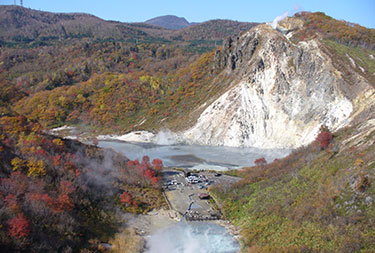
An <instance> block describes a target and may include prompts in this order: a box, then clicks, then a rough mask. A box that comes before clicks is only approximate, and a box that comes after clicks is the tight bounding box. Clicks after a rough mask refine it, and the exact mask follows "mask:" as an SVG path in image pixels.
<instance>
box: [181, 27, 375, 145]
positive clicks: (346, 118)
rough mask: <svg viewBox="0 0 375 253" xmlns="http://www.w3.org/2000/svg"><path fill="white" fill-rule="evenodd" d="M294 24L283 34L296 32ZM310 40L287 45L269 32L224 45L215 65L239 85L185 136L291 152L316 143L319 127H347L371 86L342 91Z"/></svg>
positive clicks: (198, 141) (318, 47)
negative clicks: (290, 30) (359, 96)
mask: <svg viewBox="0 0 375 253" xmlns="http://www.w3.org/2000/svg"><path fill="white" fill-rule="evenodd" d="M299 25H300V24H299V23H298V22H297V21H295V24H292V25H290V27H288V26H287V24H283V26H285V27H287V28H288V29H297V28H298V26H299ZM321 48H322V45H320V44H319V42H318V41H316V40H311V41H308V42H300V43H299V44H297V45H296V44H293V43H292V42H290V41H289V40H288V39H287V38H286V37H285V36H284V35H283V34H282V33H280V32H279V31H276V30H274V29H272V28H271V27H270V26H269V25H266V24H264V25H259V26H257V27H254V28H253V29H251V30H250V31H248V32H247V33H245V34H243V35H242V36H241V37H240V38H238V39H232V38H228V39H227V40H226V41H225V43H224V47H223V49H222V50H220V51H217V53H216V55H215V59H216V61H217V64H218V66H220V67H225V68H224V71H226V73H227V74H228V75H232V76H236V77H237V78H236V79H235V81H233V83H232V84H231V85H229V87H230V88H229V90H227V92H225V93H224V94H223V95H222V96H221V97H219V98H218V99H217V100H216V101H214V102H213V103H212V104H211V105H209V106H208V107H207V108H206V109H205V110H204V111H203V113H202V114H201V115H200V117H199V119H198V120H197V122H196V124H195V125H194V126H193V127H191V128H190V129H188V130H186V131H185V132H184V133H183V137H184V139H185V140H187V141H188V142H190V143H195V144H202V145H219V146H220V145H225V146H237V147H238V146H255V147H262V148H296V147H300V146H302V145H307V144H309V143H310V142H311V141H313V140H314V139H315V136H316V134H317V133H318V131H319V128H320V126H321V125H326V126H328V127H329V128H330V130H332V131H334V130H337V129H339V128H341V127H343V126H346V125H347V124H348V123H349V122H350V120H351V117H350V116H351V114H352V113H353V112H354V110H355V102H354V101H355V99H356V98H357V97H358V95H359V94H360V93H361V92H362V93H363V92H365V91H368V90H369V89H371V86H370V85H369V84H368V83H366V82H363V81H359V82H358V83H357V84H356V87H353V86H352V85H350V84H348V83H346V81H345V80H344V79H343V78H342V74H341V73H340V71H339V70H337V69H335V68H334V66H333V64H332V62H331V59H330V57H329V56H328V55H326V54H325V53H324V50H322V49H321Z"/></svg>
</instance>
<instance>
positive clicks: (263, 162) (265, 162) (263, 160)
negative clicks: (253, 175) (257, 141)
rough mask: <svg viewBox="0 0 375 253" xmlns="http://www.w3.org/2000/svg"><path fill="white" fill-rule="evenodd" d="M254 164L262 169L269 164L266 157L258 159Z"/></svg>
mask: <svg viewBox="0 0 375 253" xmlns="http://www.w3.org/2000/svg"><path fill="white" fill-rule="evenodd" d="M254 163H255V165H256V166H259V167H262V166H264V165H266V164H267V161H266V159H265V158H264V157H262V158H258V159H256V160H255V161H254Z"/></svg>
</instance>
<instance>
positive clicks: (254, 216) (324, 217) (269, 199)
mask: <svg viewBox="0 0 375 253" xmlns="http://www.w3.org/2000/svg"><path fill="white" fill-rule="evenodd" d="M359 126H360V124H359V125H357V126H354V127H353V128H350V129H345V130H342V131H340V132H339V133H337V135H336V137H335V138H334V139H333V140H332V139H331V138H323V139H324V140H328V139H329V140H330V143H329V142H325V141H324V142H322V136H328V135H329V134H328V133H326V132H322V134H321V135H319V137H318V138H317V141H316V142H315V143H313V144H311V145H310V146H308V147H304V148H301V149H299V150H296V151H295V152H293V153H292V154H291V155H289V156H288V157H286V158H285V159H280V160H276V161H274V162H272V163H270V164H267V165H263V166H255V167H252V168H247V169H244V170H243V171H241V172H240V175H241V176H242V177H243V179H242V181H240V182H239V183H238V184H237V185H235V186H234V187H233V188H232V189H228V187H217V188H213V189H212V190H211V191H212V194H214V195H215V196H216V198H217V199H219V200H220V202H221V204H222V206H223V208H224V209H223V210H224V215H225V217H226V218H228V219H230V220H232V221H233V222H234V224H235V225H237V226H239V227H240V228H241V235H242V238H243V245H244V247H245V248H247V249H248V250H249V251H250V252H253V251H255V252H258V251H259V252H265V251H267V252H268V251H270V252H290V251H298V252H299V251H319V252H322V251H323V252H355V251H363V252H370V251H371V250H372V249H374V247H375V240H374V236H373V235H374V233H375V230H374V225H375V223H374V219H373V217H374V214H375V199H374V192H375V185H374V184H373V181H374V179H375V173H374V168H375V163H374V159H373V157H374V155H375V148H374V147H375V146H374V138H373V137H374V135H373V132H371V133H368V134H367V135H365V136H362V137H361V141H360V142H359V144H358V143H357V142H349V143H347V142H346V143H343V140H346V139H347V138H349V137H350V134H349V133H352V134H353V135H354V133H355V132H356V130H355V129H356V128H357V127H359ZM357 141H358V140H357ZM322 144H324V145H323V147H322ZM326 144H327V145H326Z"/></svg>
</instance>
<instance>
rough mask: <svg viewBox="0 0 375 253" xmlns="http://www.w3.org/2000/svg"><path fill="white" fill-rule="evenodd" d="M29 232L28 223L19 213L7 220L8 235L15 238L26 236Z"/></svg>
mask: <svg viewBox="0 0 375 253" xmlns="http://www.w3.org/2000/svg"><path fill="white" fill-rule="evenodd" d="M29 233H30V224H29V221H28V220H27V219H26V217H25V216H24V215H23V214H22V213H20V214H18V215H17V216H16V217H14V218H13V219H11V220H10V221H9V235H10V236H11V237H15V238H22V237H27V236H28V235H29Z"/></svg>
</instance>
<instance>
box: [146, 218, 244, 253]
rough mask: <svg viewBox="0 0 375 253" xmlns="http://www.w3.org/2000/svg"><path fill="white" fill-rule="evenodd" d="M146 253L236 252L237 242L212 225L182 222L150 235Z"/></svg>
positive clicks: (238, 247)
mask: <svg viewBox="0 0 375 253" xmlns="http://www.w3.org/2000/svg"><path fill="white" fill-rule="evenodd" d="M147 248H148V249H147V251H146V252H148V253H159V252H176V253H200V252H202V253H203V252H205V253H206V252H212V253H220V252H238V251H239V249H240V246H239V244H238V242H237V241H236V240H235V239H234V238H233V237H232V236H231V235H230V234H229V233H228V232H227V230H226V229H225V228H224V227H222V226H220V225H217V224H214V223H206V222H199V223H195V222H193V223H186V222H184V221H182V222H180V223H178V224H177V225H175V226H173V227H170V228H168V229H164V230H161V231H160V232H158V233H156V234H154V235H151V236H150V238H149V240H148V241H147Z"/></svg>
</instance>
